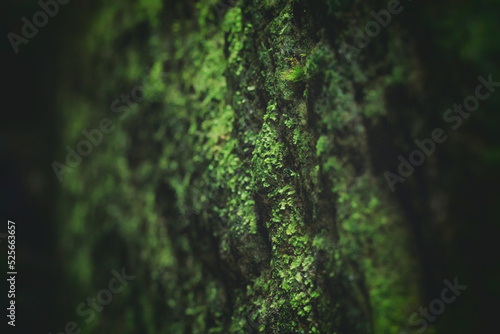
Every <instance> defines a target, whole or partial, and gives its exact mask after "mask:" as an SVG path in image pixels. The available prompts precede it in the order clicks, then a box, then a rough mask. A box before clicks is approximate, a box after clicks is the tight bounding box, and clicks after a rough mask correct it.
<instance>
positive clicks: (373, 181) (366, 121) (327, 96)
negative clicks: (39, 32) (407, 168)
mask: <svg viewBox="0 0 500 334" xmlns="http://www.w3.org/2000/svg"><path fill="white" fill-rule="evenodd" d="M491 5H493V3H491ZM403 6H404V8H405V9H404V11H403V12H402V13H401V14H398V15H393V17H392V22H391V24H390V26H389V27H388V28H383V30H382V31H381V33H380V34H379V35H377V36H376V37H374V38H373V39H372V41H371V43H370V44H369V45H368V46H367V47H366V48H363V49H361V50H360V52H359V53H355V52H352V49H350V47H349V46H348V44H349V45H354V43H353V38H352V34H351V32H352V31H353V29H354V28H356V27H359V28H364V25H365V24H366V22H368V21H369V20H370V19H372V18H371V16H370V11H371V10H375V11H378V10H380V9H383V8H386V3H385V2H382V1H370V2H369V3H362V2H361V1H354V2H349V1H343V0H338V1H326V0H312V1H284V0H275V1H274V0H266V1H256V0H245V1H239V2H235V3H229V4H223V3H217V2H216V1H212V0H206V1H199V2H194V1H170V2H164V3H162V1H160V0H149V1H146V0H141V1H135V2H132V1H122V2H119V3H114V4H109V3H107V2H106V3H103V2H99V1H90V2H86V3H83V2H82V3H75V6H74V7H73V10H75V11H78V12H79V14H80V19H79V20H77V21H76V22H75V24H74V26H75V27H78V29H76V28H74V29H73V31H72V36H71V37H68V39H67V48H66V49H65V51H64V52H63V53H62V56H61V58H60V59H61V61H60V64H62V68H63V70H61V71H60V73H61V74H60V78H59V82H61V83H62V84H61V85H60V88H59V94H58V97H57V101H58V110H59V111H60V114H61V115H62V123H63V125H64V128H65V129H66V130H65V131H64V133H62V134H61V137H62V142H63V143H64V145H62V149H61V151H60V157H61V159H59V160H62V157H64V156H65V154H66V151H64V150H63V148H64V146H66V145H69V146H70V147H72V148H75V147H76V145H77V143H78V142H79V141H80V140H83V139H85V137H84V136H83V134H82V133H81V130H83V129H88V130H90V129H91V128H97V126H98V124H99V122H100V120H101V119H102V118H103V117H107V118H109V119H111V120H112V122H113V126H114V130H113V131H112V132H111V133H109V134H105V135H104V138H103V142H102V144H100V145H99V146H96V147H94V149H93V152H92V154H91V155H90V156H88V157H84V158H83V162H82V163H81V165H80V166H78V167H77V168H74V169H73V170H72V171H71V172H68V173H65V174H64V181H63V183H62V187H63V191H62V192H61V203H65V204H64V205H61V210H60V211H61V212H60V218H61V222H63V223H62V224H61V229H60V240H62V243H61V245H60V247H61V250H62V251H63V252H64V254H65V258H66V259H68V260H66V261H67V262H63V263H62V265H63V266H64V267H66V268H69V269H68V277H69V279H70V281H71V282H72V283H71V284H72V286H77V287H78V289H74V288H73V289H72V291H73V292H75V291H78V292H77V293H74V295H72V297H74V299H71V301H73V300H74V301H75V305H78V303H79V301H82V300H84V299H85V297H87V296H91V295H95V293H96V292H97V291H99V289H101V288H103V287H105V286H106V284H107V282H108V281H109V279H110V277H111V274H110V273H109V272H110V270H112V269H119V268H121V267H126V268H127V271H128V272H130V273H132V274H133V275H135V276H136V278H135V279H134V280H133V281H132V282H131V283H130V284H129V285H128V287H127V289H126V290H125V291H124V292H123V293H121V294H120V295H117V296H116V297H115V298H114V299H113V302H112V303H111V304H110V305H109V306H106V309H105V311H104V312H103V313H101V314H100V315H99V318H98V319H97V320H94V321H91V322H90V323H89V324H85V326H86V327H85V330H86V331H88V332H94V333H257V332H263V333H337V334H353V333H393V334H396V333H400V331H404V330H406V331H410V329H412V328H413V329H415V327H412V326H411V325H410V323H409V322H408V317H409V316H410V315H411V314H412V313H413V312H415V311H417V310H418V307H419V306H421V305H422V306H423V305H428V302H429V301H430V300H432V299H434V298H436V297H438V296H439V292H440V289H441V288H442V281H443V279H453V277H455V276H459V277H460V281H464V284H467V285H468V284H470V285H472V284H473V283H474V282H475V283H478V284H480V283H479V282H482V283H484V284H486V285H488V284H492V282H490V283H488V282H484V279H483V276H481V275H483V273H482V272H481V270H483V269H482V267H481V266H480V265H479V264H478V265H477V266H476V267H474V264H473V262H472V260H469V259H468V258H462V259H464V260H463V264H460V265H459V264H457V263H452V262H451V261H452V260H453V259H458V258H459V256H461V255H462V254H461V253H458V252H459V251H458V249H459V246H463V245H464V243H463V242H464V240H465V239H464V237H463V234H460V233H462V232H463V231H466V230H467V227H466V226H467V224H468V223H470V221H471V220H470V218H471V217H472V216H473V215H472V213H469V215H468V216H467V214H465V215H464V214H463V212H460V208H459V207H457V206H455V207H453V206H454V205H458V206H460V205H461V204H462V203H466V202H467V200H468V199H467V198H468V196H467V195H464V189H469V190H470V191H477V189H476V190H474V189H475V188H474V187H478V185H477V184H470V187H469V188H467V185H464V184H458V183H459V182H457V180H462V176H463V173H462V174H459V173H454V172H453V171H454V170H455V169H453V168H452V167H450V166H451V165H453V163H454V162H457V161H461V160H460V159H461V158H463V157H470V156H471V153H470V152H472V150H471V149H469V148H464V152H468V153H458V152H459V151H460V150H461V148H460V149H457V144H459V142H458V140H459V139H460V138H462V140H463V138H464V137H458V135H457V134H456V133H454V132H453V133H451V132H450V133H449V135H450V138H451V140H452V141H454V142H455V145H452V144H450V143H449V142H447V143H445V144H443V146H442V147H438V148H437V150H441V151H440V152H439V153H436V154H435V155H432V156H430V157H429V158H428V159H427V160H426V162H425V165H424V166H422V167H420V168H419V169H418V170H417V171H416V172H415V174H414V175H413V176H412V177H410V178H408V179H407V180H406V181H405V183H404V184H397V185H396V187H397V189H398V190H397V192H396V194H397V195H398V196H395V195H394V194H393V193H391V191H390V189H389V186H388V184H387V182H386V180H385V178H384V176H383V173H384V172H385V171H386V170H390V171H392V172H393V173H396V170H397V166H398V164H399V161H398V160H397V157H398V155H399V154H403V155H405V157H408V153H409V152H410V151H411V150H413V149H414V144H413V141H414V139H416V138H420V139H423V138H424V137H425V136H427V137H428V136H429V134H430V132H431V131H432V129H434V128H435V127H444V125H443V121H442V119H441V116H442V111H444V110H446V108H448V107H449V105H451V103H453V102H454V101H456V102H461V101H462V99H463V97H465V96H466V95H470V94H471V93H473V89H474V88H475V82H476V81H474V80H475V76H477V75H479V74H482V75H483V76H485V75H487V74H488V73H491V72H493V70H488V69H486V65H487V64H488V63H487V60H486V58H487V59H490V58H488V57H487V56H485V59H482V58H480V59H479V58H478V59H476V58H474V57H475V56H476V57H479V56H477V54H474V53H473V52H472V51H471V50H478V49H479V50H480V53H478V54H480V55H483V54H486V55H489V54H490V53H488V52H489V51H491V50H489V49H487V46H488V45H489V44H488V43H489V42H491V41H492V39H490V40H488V38H490V37H489V35H485V36H486V37H484V39H483V40H480V41H478V42H477V44H475V45H472V46H470V45H465V46H463V49H461V50H458V49H457V47H458V46H457V45H462V44H458V42H456V41H455V40H453V39H451V38H450V39H447V38H448V37H447V36H448V35H446V31H447V30H446V27H449V26H452V27H454V24H456V23H457V22H459V19H458V18H459V17H460V15H459V14H456V15H455V17H457V19H456V21H453V20H452V19H448V21H446V20H443V21H439V20H437V19H436V18H435V17H437V15H440V14H439V13H440V10H441V9H440V7H439V5H435V6H434V7H430V6H428V5H426V4H425V3H421V4H418V5H417V4H415V3H413V4H412V3H410V2H405V3H404V4H403ZM478 6H479V5H478ZM456 8H458V9H456V10H457V13H458V11H460V10H462V11H464V12H466V11H467V10H469V8H468V6H466V5H464V4H462V5H457V7H456ZM426 11H427V12H430V13H431V14H428V13H427V12H426ZM460 13H461V12H460ZM480 13H483V14H484V13H485V11H483V12H481V11H480ZM426 18H429V22H426V23H424V22H423V21H424V19H426ZM431 18H432V19H431ZM457 29H458V28H457ZM75 30H79V32H78V33H75ZM457 34H458V33H457ZM471 34H473V33H471ZM428 36H433V37H432V39H430V38H429V37H428ZM453 36H455V35H453ZM473 38H474V36H472V37H470V39H471V40H472V39H473ZM444 39H447V41H448V43H449V44H445V43H444V42H443V44H439V43H441V41H443V40H444ZM481 48H482V49H481ZM451 50H457V51H458V53H459V54H460V56H458V55H453V56H451ZM469 51H470V52H469ZM483 51H484V52H483ZM493 51H495V52H496V51H497V50H493ZM435 52H440V53H439V54H440V55H441V56H436V54H434V53H435ZM468 52H469V53H468ZM478 52H479V51H478ZM448 56H450V58H447V59H446V57H448ZM440 57H444V58H445V59H442V58H440ZM467 57H469V58H467ZM464 63H465V64H472V65H470V66H471V69H470V70H469V71H462V72H460V74H458V73H456V72H453V71H449V72H448V71H447V70H448V69H450V70H451V69H453V66H454V65H457V66H458V65H460V66H464V65H463V64H464ZM474 64H475V65H474ZM478 64H480V65H481V66H483V65H484V67H480V65H478ZM146 67H150V69H146ZM490 68H491V67H490ZM476 70H479V71H480V72H475V71H476ZM465 72H467V73H465ZM443 73H446V77H443V76H442V74H443ZM497 77H498V76H497ZM143 80H144V81H143ZM137 85H145V86H144V87H145V88H146V90H145V96H144V97H145V99H144V100H143V101H141V102H138V103H134V104H133V105H132V106H131V107H130V108H124V106H126V103H123V102H120V103H119V104H115V107H112V106H111V104H112V102H113V101H114V100H115V99H121V95H122V94H131V90H132V89H133V88H134V87H135V86H137ZM464 94H465V95H464ZM486 103H497V104H498V99H496V100H495V101H494V102H491V101H489V102H486ZM474 117H477V119H478V122H477V124H480V120H481V117H483V118H484V113H483V114H480V113H478V114H477V116H476V115H475V116H474ZM496 120H497V121H498V117H497V118H496ZM492 123H494V122H492ZM481 124H483V125H484V128H481V129H475V130H474V131H476V132H475V133H477V132H480V131H486V132H487V133H494V132H493V131H494V127H493V124H491V128H487V125H486V124H487V123H486V122H485V121H483V123H481ZM494 124H496V125H498V122H496V123H494ZM483 125H481V126H483ZM478 126H480V125H478ZM459 131H461V130H459ZM464 131H468V130H464ZM471 131H472V130H471ZM490 144H491V145H490ZM445 145H448V146H446V147H445ZM471 145H473V144H471ZM481 145H483V144H481ZM405 152H407V153H405ZM483 152H484V156H483V157H477V158H476V159H486V160H487V159H490V160H489V163H490V166H492V167H491V171H494V166H498V154H496V153H494V152H497V153H498V152H499V151H498V143H493V142H491V143H489V144H488V145H486V144H484V150H483ZM438 155H439V156H438ZM447 171H450V173H449V174H448V173H447ZM473 173H475V175H476V176H477V175H479V174H480V173H481V172H480V171H474V172H473ZM492 175H494V176H492V177H494V178H497V177H498V176H496V175H495V174H494V173H492ZM460 182H461V181H460ZM465 182H467V181H465ZM476 193H477V192H476ZM495 196H496V197H494V198H496V199H498V195H495ZM472 201H473V203H475V202H474V200H472ZM491 201H492V203H493V201H494V200H493V199H492V200H491ZM483 205H484V206H485V210H490V209H489V206H487V204H483ZM462 210H463V209H462ZM490 214H494V212H491V213H490ZM453 224H455V226H453ZM491 229H492V231H495V229H497V227H495V228H491ZM457 231H458V232H460V233H458V232H457ZM471 238H472V241H470V240H469V241H470V246H477V245H479V239H474V238H475V237H474V236H472V237H471ZM460 249H461V248H460ZM460 252H463V251H460ZM494 256H497V255H496V254H495V255H494ZM472 268H476V269H477V270H478V271H479V272H478V271H476V277H475V278H474V280H473V279H472V278H471V275H469V274H467V272H469V271H470V270H471V269H472ZM467 279H469V281H467ZM489 286H490V287H491V286H492V285H489ZM497 291H498V289H497ZM461 298H462V297H461ZM468 298H469V297H467V296H466V294H465V293H464V296H463V300H464V304H465V301H467V304H466V305H467V306H460V305H459V306H457V307H456V308H455V309H454V310H453V311H451V310H450V311H447V312H448V313H447V314H445V315H443V317H442V319H441V320H440V322H437V323H436V324H435V325H433V326H432V327H429V329H427V332H426V333H433V332H434V331H435V332H441V331H440V328H447V329H448V330H453V333H471V328H479V327H478V326H480V324H481V323H482V322H483V320H484V319H483V320H476V322H474V320H473V321H471V322H470V324H469V325H463V324H461V325H458V324H457V323H456V321H455V320H456V319H459V318H460V317H463V316H464V315H465V316H468V317H471V318H474V317H475V316H477V315H478V314H479V311H474V309H475V306H477V305H478V304H479V303H480V302H482V300H480V299H477V300H471V299H472V298H469V299H468ZM71 305H72V304H71V303H70V305H69V306H68V307H69V311H68V314H69V316H70V317H74V311H73V307H71ZM468 312H477V313H468ZM80 319H83V318H80ZM82 323H83V321H82ZM440 326H441V327H440ZM467 326H469V327H467ZM442 332H445V331H442ZM450 332H451V331H450Z"/></svg>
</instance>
